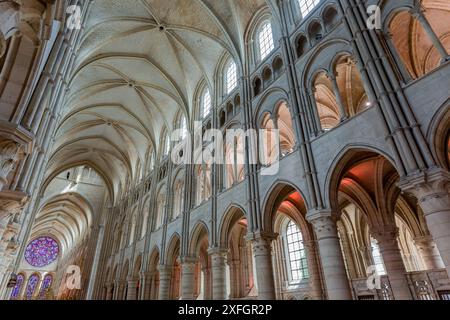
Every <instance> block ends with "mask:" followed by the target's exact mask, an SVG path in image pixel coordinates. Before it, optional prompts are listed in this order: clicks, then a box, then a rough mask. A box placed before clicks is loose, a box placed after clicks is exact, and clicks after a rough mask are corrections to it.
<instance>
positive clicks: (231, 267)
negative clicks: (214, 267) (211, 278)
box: [221, 207, 256, 299]
mask: <svg viewBox="0 0 450 320" xmlns="http://www.w3.org/2000/svg"><path fill="white" fill-rule="evenodd" d="M247 229H248V220H247V218H246V217H245V214H244V212H243V211H242V210H241V209H239V208H235V207H234V208H232V209H230V210H229V212H228V213H227V214H226V215H225V218H224V220H223V222H222V227H221V243H222V247H223V248H229V251H228V255H227V265H226V279H227V281H226V284H227V292H226V296H227V297H229V298H230V299H240V298H246V297H252V296H256V291H255V290H256V288H255V282H254V263H253V250H252V246H251V244H250V242H248V241H247V240H246V236H247Z"/></svg>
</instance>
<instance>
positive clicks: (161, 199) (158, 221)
mask: <svg viewBox="0 0 450 320" xmlns="http://www.w3.org/2000/svg"><path fill="white" fill-rule="evenodd" d="M165 213H166V185H163V186H162V187H161V188H160V189H159V192H158V196H157V197H156V217H155V230H158V229H159V228H161V227H162V225H163V223H164V216H165Z"/></svg>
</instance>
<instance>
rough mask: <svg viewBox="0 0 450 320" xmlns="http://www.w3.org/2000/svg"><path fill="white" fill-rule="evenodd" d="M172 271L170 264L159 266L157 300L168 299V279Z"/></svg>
mask: <svg viewBox="0 0 450 320" xmlns="http://www.w3.org/2000/svg"><path fill="white" fill-rule="evenodd" d="M172 271H173V267H172V266H166V265H160V266H159V300H169V298H170V282H171V281H170V280H171V277H172Z"/></svg>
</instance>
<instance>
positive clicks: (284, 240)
mask: <svg viewBox="0 0 450 320" xmlns="http://www.w3.org/2000/svg"><path fill="white" fill-rule="evenodd" d="M306 212H307V208H306V204H305V201H304V199H303V196H302V195H301V194H300V192H299V191H297V190H296V189H295V188H294V187H292V186H291V185H289V184H285V183H279V184H277V185H276V186H275V187H274V188H272V189H271V192H270V193H269V194H268V196H267V200H266V202H265V207H264V224H265V229H266V230H267V231H269V232H274V233H275V234H276V235H277V237H276V238H275V240H274V241H273V243H272V247H273V257H272V261H273V272H274V281H275V288H276V297H277V299H283V300H286V299H289V297H295V298H296V299H301V297H303V296H304V295H306V294H308V295H309V294H312V295H313V296H314V297H315V298H317V299H319V298H320V297H321V296H322V289H321V284H320V276H319V272H318V264H317V248H316V245H315V239H314V233H313V231H312V228H311V225H310V224H309V223H308V222H307V221H306Z"/></svg>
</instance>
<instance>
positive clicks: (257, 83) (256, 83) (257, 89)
mask: <svg viewBox="0 0 450 320" xmlns="http://www.w3.org/2000/svg"><path fill="white" fill-rule="evenodd" d="M261 88H262V81H261V79H260V78H259V77H256V78H255V79H254V80H253V96H254V97H257V96H258V95H259V94H260V93H261Z"/></svg>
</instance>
